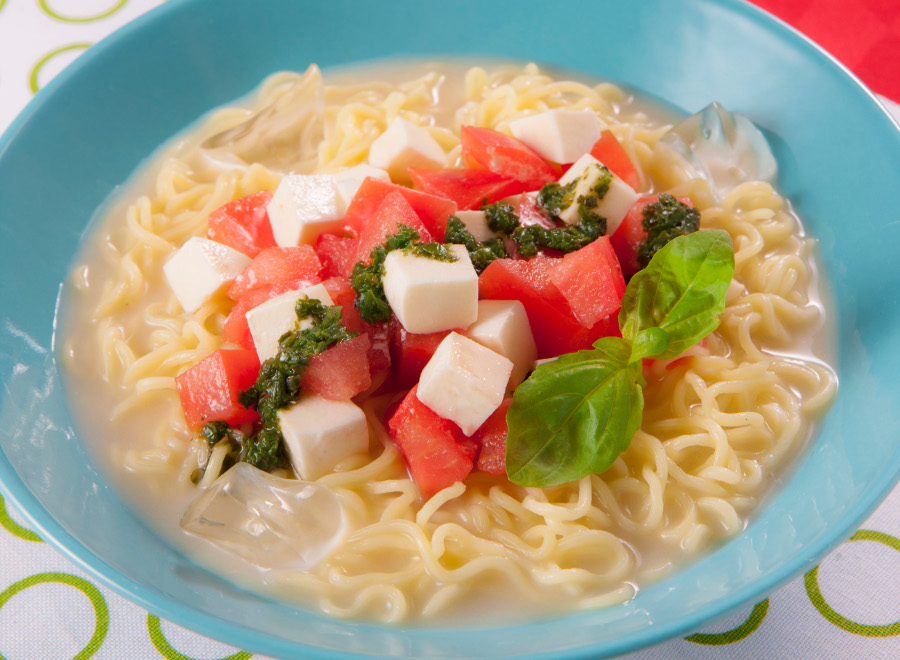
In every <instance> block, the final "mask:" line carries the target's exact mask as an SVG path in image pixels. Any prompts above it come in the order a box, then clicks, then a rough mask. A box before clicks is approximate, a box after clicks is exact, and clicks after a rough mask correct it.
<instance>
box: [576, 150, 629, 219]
mask: <svg viewBox="0 0 900 660" xmlns="http://www.w3.org/2000/svg"><path fill="white" fill-rule="evenodd" d="M605 176H609V177H610V182H609V188H608V189H607V190H606V193H605V194H604V195H603V197H602V198H600V199H598V200H597V204H596V205H595V206H594V207H593V208H592V209H591V212H592V213H594V215H597V216H601V217H604V218H606V235H607V236H612V234H613V233H614V232H615V231H616V228H617V227H618V226H619V225H620V224H622V220H624V219H625V216H626V215H627V214H628V209H630V208H631V207H632V206H633V205H634V203H635V202H636V201H637V200H638V197H639V195H638V194H637V193H636V192H635V191H634V188H632V187H631V186H629V185H628V184H627V183H625V182H624V181H622V179H620V178H619V177H617V176H616V175H615V174H613V173H612V172H610V171H609V170H608V169H607V168H606V167H605V166H604V165H603V163H601V162H600V161H599V160H597V159H596V158H594V157H593V156H591V155H590V154H585V155H584V156H582V157H581V158H579V159H578V160H577V161H575V163H574V164H573V165H572V167H571V168H569V170H568V171H567V172H566V173H565V174H563V175H562V177H560V179H559V183H560V185H563V186H565V185H568V184H570V183H572V182H573V181H575V182H576V183H575V190H574V192H573V193H572V200H573V201H572V204H570V205H569V207H568V208H566V209H564V210H562V211H561V212H560V214H559V217H560V219H561V220H562V221H563V222H565V223H567V224H570V225H575V224H578V221H579V217H578V206H579V202H578V199H579V198H580V197H595V198H596V196H597V195H596V193H595V192H594V190H593V188H594V186H596V185H597V183H599V182H600V180H601V179H603V178H604V177H605Z"/></svg>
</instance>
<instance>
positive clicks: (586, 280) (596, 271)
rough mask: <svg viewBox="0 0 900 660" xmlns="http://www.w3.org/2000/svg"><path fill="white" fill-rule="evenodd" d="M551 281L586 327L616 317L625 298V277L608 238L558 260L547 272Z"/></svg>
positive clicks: (602, 238)
mask: <svg viewBox="0 0 900 660" xmlns="http://www.w3.org/2000/svg"><path fill="white" fill-rule="evenodd" d="M550 281H551V282H553V284H555V285H556V288H557V289H559V292H560V293H561V294H562V295H563V298H565V299H566V302H568V303H569V308H570V309H571V310H572V313H573V314H574V315H575V318H577V319H578V320H579V321H580V322H581V324H582V325H583V326H585V327H586V328H590V327H592V326H594V325H595V324H596V323H597V322H598V321H600V320H601V319H603V318H606V317H607V316H609V315H610V314H618V313H619V308H620V307H621V306H622V296H623V295H625V278H624V277H623V276H622V269H621V268H620V267H619V260H618V258H617V257H616V253H615V251H614V250H613V248H612V245H611V244H610V242H609V237H607V236H601V237H600V238H598V239H597V240H596V241H594V242H593V243H589V244H588V245H586V246H584V247H583V248H581V249H580V250H576V251H575V252H570V253H569V254H567V255H565V256H564V257H563V258H562V259H560V260H558V261H557V263H556V264H555V265H554V266H553V268H551V269H550Z"/></svg>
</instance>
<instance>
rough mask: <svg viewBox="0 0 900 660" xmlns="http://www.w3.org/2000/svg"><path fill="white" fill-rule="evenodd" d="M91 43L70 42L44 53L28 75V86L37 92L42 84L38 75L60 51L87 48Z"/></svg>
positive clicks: (33, 91)
mask: <svg viewBox="0 0 900 660" xmlns="http://www.w3.org/2000/svg"><path fill="white" fill-rule="evenodd" d="M90 45H91V44H87V43H85V44H69V45H68V46H61V47H60V48H56V49H55V50H51V51H50V52H49V53H47V54H46V55H44V56H43V57H42V58H41V59H39V60H38V61H37V64H35V65H34V68H33V69H32V70H31V75H29V76H28V87H29V88H30V89H31V91H32V93H37V91H38V89H40V86H39V84H38V75H39V74H40V72H41V68H43V66H44V65H45V64H46V63H47V62H48V61H50V60H51V59H53V58H54V57H56V56H57V55H59V54H60V53H65V52H66V51H70V50H75V49H77V48H80V49H83V50H86V49H87V48H88V47H89V46H90Z"/></svg>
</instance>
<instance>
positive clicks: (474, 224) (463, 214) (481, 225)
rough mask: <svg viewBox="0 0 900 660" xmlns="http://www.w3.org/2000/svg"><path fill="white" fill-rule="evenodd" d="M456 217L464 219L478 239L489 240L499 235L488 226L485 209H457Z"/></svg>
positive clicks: (469, 230) (469, 229)
mask: <svg viewBox="0 0 900 660" xmlns="http://www.w3.org/2000/svg"><path fill="white" fill-rule="evenodd" d="M456 217H457V218H459V219H460V220H461V221H462V223H463V224H464V225H465V226H466V229H467V230H468V232H469V233H470V234H472V237H473V238H474V239H475V240H476V241H479V242H481V241H487V240H490V239H492V238H496V237H497V234H495V233H494V232H492V231H491V230H490V227H488V224H487V217H486V216H485V213H484V211H457V212H456Z"/></svg>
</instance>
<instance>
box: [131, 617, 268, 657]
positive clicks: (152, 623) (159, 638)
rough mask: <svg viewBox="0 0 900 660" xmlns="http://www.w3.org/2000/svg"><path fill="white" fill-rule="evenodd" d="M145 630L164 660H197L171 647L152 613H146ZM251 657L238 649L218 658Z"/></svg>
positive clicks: (251, 655) (158, 621)
mask: <svg viewBox="0 0 900 660" xmlns="http://www.w3.org/2000/svg"><path fill="white" fill-rule="evenodd" d="M147 632H148V633H149V634H150V641H151V642H153V646H155V647H156V650H157V651H159V653H160V655H161V656H162V657H164V658H165V659H166V660H199V659H198V658H192V657H190V656H187V655H184V654H183V653H179V652H178V651H176V650H175V649H174V648H172V645H171V644H169V640H167V639H166V636H165V635H164V634H163V631H162V624H161V623H160V620H159V617H157V616H153V615H152V614H148V615H147ZM252 657H253V654H252V653H247V652H246V651H238V652H237V653H232V654H231V655H229V656H228V657H225V658H220V660H248V658H252Z"/></svg>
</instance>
